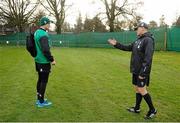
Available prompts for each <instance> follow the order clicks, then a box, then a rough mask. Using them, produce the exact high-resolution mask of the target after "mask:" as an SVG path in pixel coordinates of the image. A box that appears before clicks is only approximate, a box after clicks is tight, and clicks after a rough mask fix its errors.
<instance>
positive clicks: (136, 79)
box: [132, 74, 150, 87]
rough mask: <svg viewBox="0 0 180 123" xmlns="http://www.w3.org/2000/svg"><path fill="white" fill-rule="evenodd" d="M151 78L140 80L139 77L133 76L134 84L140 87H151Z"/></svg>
mask: <svg viewBox="0 0 180 123" xmlns="http://www.w3.org/2000/svg"><path fill="white" fill-rule="evenodd" d="M149 80H150V76H146V77H145V79H139V75H136V74H132V84H133V85H136V86H138V87H144V86H145V85H146V86H149Z"/></svg>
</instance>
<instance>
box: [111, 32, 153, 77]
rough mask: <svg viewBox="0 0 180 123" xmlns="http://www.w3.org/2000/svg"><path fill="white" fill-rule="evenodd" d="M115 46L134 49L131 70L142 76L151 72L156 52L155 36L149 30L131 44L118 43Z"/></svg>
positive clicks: (129, 49) (122, 48) (126, 49)
mask: <svg viewBox="0 0 180 123" xmlns="http://www.w3.org/2000/svg"><path fill="white" fill-rule="evenodd" d="M114 47H116V48H118V49H121V50H124V51H132V54H131V65H130V71H131V73H133V74H136V75H140V76H143V77H145V76H148V75H149V74H150V72H151V65H152V59H153V53H154V38H153V36H152V34H151V33H149V32H147V33H145V34H143V35H142V36H140V37H138V39H137V40H136V41H135V42H133V43H132V44H130V45H123V44H120V43H117V44H116V45H115V46H114Z"/></svg>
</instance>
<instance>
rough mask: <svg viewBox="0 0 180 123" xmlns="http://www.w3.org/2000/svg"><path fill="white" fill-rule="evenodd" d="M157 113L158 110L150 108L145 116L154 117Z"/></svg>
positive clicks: (146, 117)
mask: <svg viewBox="0 0 180 123" xmlns="http://www.w3.org/2000/svg"><path fill="white" fill-rule="evenodd" d="M156 114H157V110H156V109H154V110H150V111H148V113H147V114H146V116H145V117H144V118H145V119H152V118H153V117H154V116H155V115H156Z"/></svg>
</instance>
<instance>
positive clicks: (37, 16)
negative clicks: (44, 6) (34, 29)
mask: <svg viewBox="0 0 180 123" xmlns="http://www.w3.org/2000/svg"><path fill="white" fill-rule="evenodd" d="M44 16H46V13H45V12H44V11H43V10H39V11H38V12H37V13H36V14H35V15H34V16H33V17H32V20H31V23H33V24H35V25H36V26H39V20H40V19H41V18H42V17H44Z"/></svg>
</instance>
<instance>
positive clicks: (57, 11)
mask: <svg viewBox="0 0 180 123" xmlns="http://www.w3.org/2000/svg"><path fill="white" fill-rule="evenodd" d="M39 1H40V3H41V5H42V6H43V7H44V8H45V9H46V10H47V11H48V12H49V13H50V14H52V15H53V16H54V17H55V18H56V24H55V25H56V32H57V34H61V32H62V26H63V23H64V20H65V12H66V9H68V8H69V7H70V6H66V5H65V3H66V0H42V1H41V0H39ZM44 1H46V3H47V4H46V3H44Z"/></svg>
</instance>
